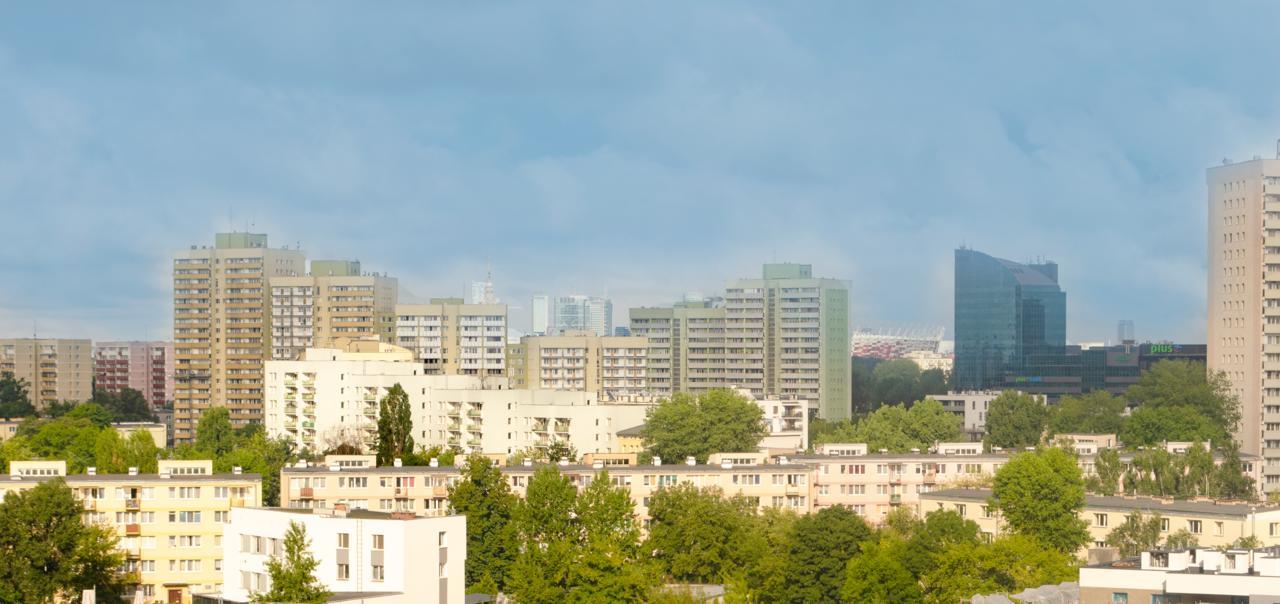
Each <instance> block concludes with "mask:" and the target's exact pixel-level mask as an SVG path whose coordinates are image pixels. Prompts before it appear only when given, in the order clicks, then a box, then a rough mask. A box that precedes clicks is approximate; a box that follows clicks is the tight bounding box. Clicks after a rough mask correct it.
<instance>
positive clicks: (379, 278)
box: [270, 260, 398, 360]
mask: <svg viewBox="0 0 1280 604" xmlns="http://www.w3.org/2000/svg"><path fill="white" fill-rule="evenodd" d="M270 283H271V348H272V351H271V358H273V359H277V360H289V359H295V358H298V355H300V354H302V351H303V350H306V349H307V348H327V347H330V346H333V343H334V341H335V340H336V339H338V338H347V339H361V338H363V339H368V338H377V339H379V340H382V341H384V342H391V341H393V340H394V337H395V306H396V296H397V293H398V284H397V282H396V280H395V279H394V278H392V277H387V276H385V275H379V274H374V273H362V272H361V271H360V263H359V262H356V261H348V260H312V261H311V272H310V273H309V274H307V275H300V276H296V277H272V278H271V281H270Z"/></svg>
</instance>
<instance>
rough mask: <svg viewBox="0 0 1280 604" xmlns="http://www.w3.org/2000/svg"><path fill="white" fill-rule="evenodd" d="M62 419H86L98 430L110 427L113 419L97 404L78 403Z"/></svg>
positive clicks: (109, 412)
mask: <svg viewBox="0 0 1280 604" xmlns="http://www.w3.org/2000/svg"><path fill="white" fill-rule="evenodd" d="M63 417H67V418H71V419H76V418H83V419H87V420H89V421H90V422H93V425H95V426H97V427H99V428H105V427H107V426H110V425H111V422H112V421H113V420H114V419H115V418H114V416H112V415H111V411H109V410H108V409H107V408H106V407H103V406H102V405H99V404H97V403H80V404H79V405H76V406H74V407H72V408H71V410H70V411H68V412H67V413H66V415H63Z"/></svg>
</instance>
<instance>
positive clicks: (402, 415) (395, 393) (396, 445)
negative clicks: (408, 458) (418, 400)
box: [378, 384, 413, 466]
mask: <svg viewBox="0 0 1280 604" xmlns="http://www.w3.org/2000/svg"><path fill="white" fill-rule="evenodd" d="M412 452H413V410H412V409H410V407H409V394H408V393H407V392H405V391H404V388H401V387H400V384H395V385H394V386H392V387H390V388H388V389H387V395H386V396H384V397H382V401H381V404H380V406H379V408H378V465H380V466H381V465H391V461H392V460H393V459H395V458H397V457H404V456H405V455H408V454H410V453H412Z"/></svg>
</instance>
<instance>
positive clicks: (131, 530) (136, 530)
mask: <svg viewBox="0 0 1280 604" xmlns="http://www.w3.org/2000/svg"><path fill="white" fill-rule="evenodd" d="M124 534H125V535H126V536H129V537H136V536H138V535H141V534H142V525H141V524H126V525H124Z"/></svg>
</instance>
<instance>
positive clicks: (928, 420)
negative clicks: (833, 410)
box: [815, 399, 962, 453]
mask: <svg viewBox="0 0 1280 604" xmlns="http://www.w3.org/2000/svg"><path fill="white" fill-rule="evenodd" d="M961 423H962V421H961V419H960V418H959V417H957V416H956V415H955V414H954V413H951V412H950V411H947V410H946V408H944V407H943V406H942V403H939V402H938V401H935V400H933V399H925V400H923V401H920V402H918V403H916V404H914V405H912V406H911V408H910V409H908V408H907V407H905V406H903V405H885V406H883V407H880V408H879V409H876V410H875V411H873V412H872V413H871V414H869V415H867V416H866V417H864V418H862V419H860V420H858V421H857V422H856V423H854V422H833V423H832V424H831V425H830V426H829V427H828V428H827V429H826V430H824V431H823V432H821V433H819V434H818V435H817V437H816V438H817V442H815V444H822V443H828V442H857V443H867V447H868V448H869V449H870V450H872V451H878V450H880V449H887V450H889V451H890V452H894V453H906V452H907V451H910V450H911V449H920V450H925V449H927V448H928V447H931V446H933V444H934V443H936V442H940V441H941V442H947V441H955V440H957V439H959V438H960V427H961Z"/></svg>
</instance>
